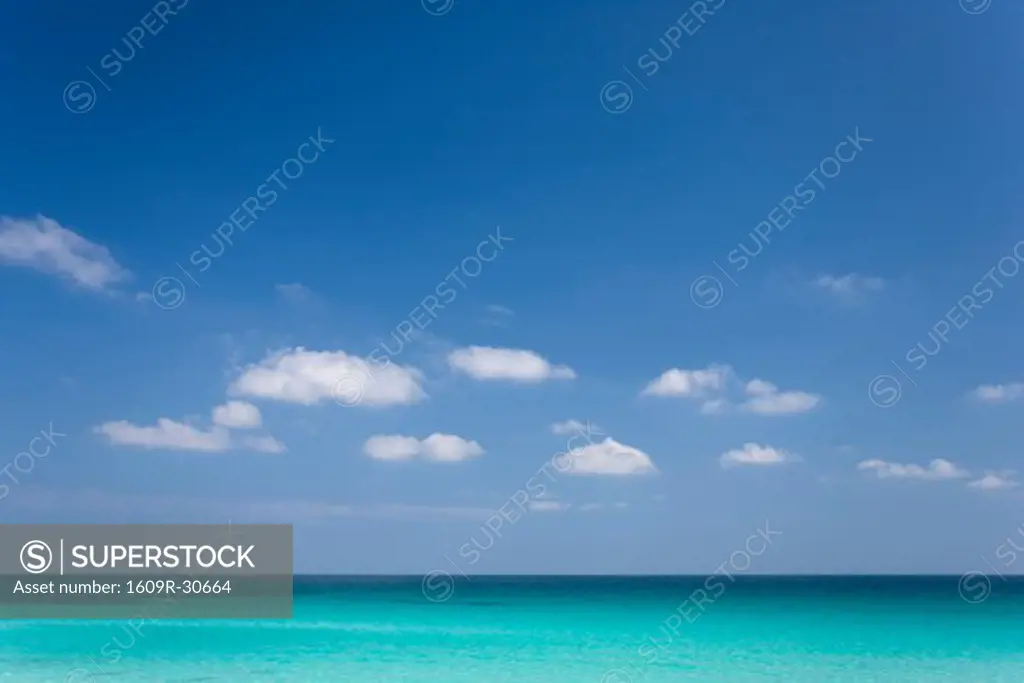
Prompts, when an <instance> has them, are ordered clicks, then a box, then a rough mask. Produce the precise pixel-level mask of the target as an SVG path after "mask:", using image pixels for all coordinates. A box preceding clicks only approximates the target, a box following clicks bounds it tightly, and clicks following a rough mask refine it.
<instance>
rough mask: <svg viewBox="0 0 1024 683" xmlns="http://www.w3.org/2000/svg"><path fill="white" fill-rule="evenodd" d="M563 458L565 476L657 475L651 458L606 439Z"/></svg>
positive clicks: (572, 450)
mask: <svg viewBox="0 0 1024 683" xmlns="http://www.w3.org/2000/svg"><path fill="white" fill-rule="evenodd" d="M564 457H565V458H566V460H567V463H568V464H567V465H566V466H565V471H566V473H567V474H574V475H604V476H630V475H644V474H657V473H658V469H657V468H656V467H655V466H654V461H652V460H651V456H649V455H647V454H646V453H644V452H643V451H641V450H640V449H638V448H633V447H632V446H627V445H625V444H621V443H619V442H618V441H616V440H615V439H612V438H610V437H609V438H607V439H605V440H604V441H602V442H600V443H591V444H588V445H587V446H584V447H583V448H578V449H577V448H574V449H571V450H570V451H569V452H568V453H566V454H565V456H564ZM560 469H561V468H560Z"/></svg>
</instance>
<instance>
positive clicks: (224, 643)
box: [0, 577, 1024, 683]
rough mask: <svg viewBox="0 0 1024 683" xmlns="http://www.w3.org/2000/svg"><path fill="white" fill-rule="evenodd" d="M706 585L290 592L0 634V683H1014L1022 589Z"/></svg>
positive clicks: (381, 584)
mask: <svg viewBox="0 0 1024 683" xmlns="http://www.w3.org/2000/svg"><path fill="white" fill-rule="evenodd" d="M721 583H722V585H723V587H724V590H721V592H720V594H717V593H718V592H719V591H718V589H717V588H716V589H715V590H711V591H708V590H706V591H705V599H704V602H703V604H702V605H696V604H695V603H693V602H692V601H687V597H688V596H690V595H691V594H692V593H693V591H694V590H695V589H701V588H706V586H705V585H704V584H705V579H704V578H703V577H701V578H673V579H668V578H624V577H620V578H589V579H587V578H518V579H509V578H504V579H503V578H483V577H478V578H474V579H473V580H472V581H469V582H467V581H465V580H462V581H460V582H458V584H456V585H455V586H454V592H453V593H450V591H449V590H448V589H449V588H450V586H449V585H447V584H444V585H441V584H437V583H436V582H434V583H432V584H431V587H430V588H428V589H427V590H423V587H422V584H421V581H420V579H418V578H415V579H396V578H375V579H339V578H333V579H316V580H314V579H304V580H300V581H299V582H298V583H297V587H296V600H295V619H294V620H290V621H160V622H148V623H142V624H141V625H139V626H138V628H137V630H132V629H131V628H130V627H129V625H128V624H127V623H126V622H111V621H107V622H98V621H76V622H70V621H61V622H58V621H53V622H40V621H34V622H29V621H21V622H18V621H6V622H0V683H5V682H6V681H11V682H12V683H14V682H15V681H17V682H24V683H37V682H40V681H51V682H54V683H60V682H63V681H67V682H68V683H76V682H77V683H90V682H93V681H95V682H104V681H111V682H113V683H135V682H141V681H148V682H152V683H162V682H168V681H176V682H178V683H181V682H184V681H197V682H198V681H239V682H241V681H246V682H250V683H252V682H255V683H259V682H263V681H266V682H268V683H269V682H270V681H276V682H289V681H296V682H298V681H301V682H303V683H319V682H321V681H332V682H333V681H388V682H391V681H394V682H395V683H398V682H401V683H442V682H444V683H459V682H461V681H465V682H466V683H469V682H472V683H503V682H509V683H511V682H512V681H515V682H516V683H525V682H530V681H535V682H537V683H546V682H548V681H550V682H551V683H577V682H586V683H658V682H660V681H666V682H667V681H718V682H724V683H731V682H736V681H751V682H753V681H769V680H772V681H777V680H784V681H795V682H797V683H800V682H803V681H808V682H809V681H814V682H815V683H822V682H825V681H851V682H853V681H856V682H858V683H871V682H875V681H877V682H881V681H893V682H896V681H899V682H901V683H905V682H907V681H921V682H929V681H947V682H952V681H956V682H957V683H969V682H973V681H979V682H980V681H986V682H988V683H1001V682H1003V681H1005V682H1007V683H1009V682H1010V681H1013V683H1019V682H1020V681H1022V680H1024V582H1016V581H1015V582H1003V581H1001V580H1000V579H995V580H994V583H993V585H992V588H993V593H992V594H991V596H989V597H988V598H987V599H986V600H984V601H983V602H980V603H978V604H972V603H968V602H966V601H965V600H963V599H962V598H961V597H960V596H959V594H958V586H957V578H956V577H952V578H845V579H838V578H805V579H794V578H789V579H769V578H743V579H738V580H737V581H736V582H735V583H733V582H730V581H729V580H725V579H723V580H722V582H721ZM716 594H717V595H716ZM428 595H429V597H431V598H434V600H440V598H447V599H445V600H443V601H431V600H430V599H427V597H426V596H428ZM969 597H972V598H976V597H977V596H976V594H974V595H971V596H969ZM680 605H682V608H681V610H678V611H677V608H678V607H680ZM673 614H675V615H676V616H675V617H673V616H672V615H673ZM684 615H685V616H684Z"/></svg>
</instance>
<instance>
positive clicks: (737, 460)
mask: <svg viewBox="0 0 1024 683" xmlns="http://www.w3.org/2000/svg"><path fill="white" fill-rule="evenodd" d="M794 460H796V457H795V456H794V455H792V454H791V453H789V452H787V451H785V450H783V449H781V448H773V447H771V446H762V445H760V444H756V443H745V444H743V447H742V448H734V449H732V450H730V451H726V452H725V453H722V455H721V456H719V462H720V463H721V465H722V467H725V468H730V467H741V466H754V467H766V466H772V465H782V464H784V463H788V462H793V461H794Z"/></svg>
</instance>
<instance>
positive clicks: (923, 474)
mask: <svg viewBox="0 0 1024 683" xmlns="http://www.w3.org/2000/svg"><path fill="white" fill-rule="evenodd" d="M857 469H858V470H862V471H865V472H874V473H875V474H876V475H877V476H878V478H879V479H922V480H928V481H941V480H947V479H963V478H965V477H967V476H969V474H968V472H967V471H966V470H962V469H960V468H959V467H957V466H956V465H955V464H953V463H952V462H950V461H949V460H946V459H944V458H935V459H934V460H932V461H931V462H929V463H928V464H927V465H925V466H921V465H914V464H901V463H895V462H888V461H885V460H877V459H876V460H864V461H863V462H860V463H858V465H857Z"/></svg>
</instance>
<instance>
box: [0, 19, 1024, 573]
mask: <svg viewBox="0 0 1024 683" xmlns="http://www.w3.org/2000/svg"><path fill="white" fill-rule="evenodd" d="M967 10H972V11H967ZM982 10H983V11H982ZM972 12H973V13H972ZM3 13H4V15H5V17H4V21H2V22H0V26H2V27H3V28H0V31H2V32H3V34H4V35H3V36H2V38H3V39H2V40H0V46H2V47H0V68H2V69H3V71H4V73H3V76H4V78H3V80H4V83H5V94H6V101H7V106H5V107H3V109H2V110H0V124H2V125H0V149H2V150H3V152H2V154H3V165H2V167H0V168H2V171H0V173H2V176H0V216H2V217H3V218H2V223H0V288H2V292H3V296H2V297H0V319H2V320H3V326H4V334H3V335H0V360H2V367H3V374H2V379H0V381H2V382H3V387H2V388H3V395H5V396H6V397H7V399H8V400H7V401H6V402H5V410H4V416H5V426H4V429H3V430H2V433H3V444H2V450H0V466H6V469H4V470H2V472H0V484H3V486H5V487H6V488H0V494H3V497H2V500H0V515H2V519H4V520H5V521H9V522H19V523H20V522H71V521H81V522H86V521H91V522H149V521H152V522H178V521H180V522H191V521H207V522H225V521H227V520H228V519H232V520H233V521H235V522H244V521H277V522H292V523H294V524H295V538H296V568H297V569H298V570H300V571H323V572H339V573H347V572H356V573H419V572H426V571H429V570H431V569H442V570H445V571H448V570H452V568H451V566H450V565H451V563H452V562H454V564H456V569H457V570H458V571H465V572H467V573H471V572H484V573H519V572H530V573H533V572H544V573H546V572H550V573H677V572H678V573H699V572H705V571H711V570H712V569H713V568H715V567H716V566H718V565H719V564H720V563H721V562H722V561H724V560H725V559H727V558H728V557H729V556H730V553H732V552H733V551H735V550H737V549H738V548H740V547H742V544H743V543H744V539H745V538H747V537H748V536H749V535H750V534H751V533H755V532H756V530H757V529H758V528H762V527H763V526H764V524H765V522H766V521H768V523H769V524H770V526H771V528H772V529H773V530H777V531H778V532H781V535H779V536H778V537H777V540H775V542H774V543H773V545H772V547H771V551H770V552H766V553H764V554H763V555H762V556H760V557H758V558H757V559H756V561H755V564H754V566H752V567H751V569H750V571H752V572H804V573H816V572H959V571H965V570H971V569H982V570H983V569H984V566H983V558H992V557H994V555H993V553H994V550H995V549H996V547H997V546H999V545H1000V544H1001V543H1003V542H1004V541H1005V539H1006V538H1007V537H1008V536H1010V535H1012V534H1015V533H1016V531H1015V530H1016V528H1017V526H1018V524H1019V522H1020V512H1019V510H1020V501H1021V496H1020V488H1019V487H1017V486H1016V485H1015V484H1016V482H1017V475H1016V474H1015V472H1014V470H1017V469H1019V468H1020V465H1019V459H1020V446H1019V441H1020V439H1019V434H1020V432H1019V430H1020V419H1019V415H1020V411H1021V410H1024V385H1020V384H1018V383H1019V382H1022V381H1024V368H1022V367H1021V362H1020V353H1019V340H1020V335H1021V332H1022V330H1021V323H1020V322H1019V321H1020V320H1021V319H1022V317H1021V313H1022V312H1024V305H1022V304H1021V300H1022V298H1021V292H1024V289H1021V288H1022V287H1024V277H1016V275H1017V272H1016V269H1017V268H1019V267H1020V261H1019V260H1018V259H1017V258H1016V257H1015V256H1014V249H1015V245H1017V244H1018V243H1019V242H1020V241H1021V240H1022V239H1024V231H1022V230H1021V227H1020V219H1021V211H1020V209H1019V196H1020V195H1019V187H1020V183H1021V180H1022V177H1021V176H1022V174H1021V170H1020V165H1019V163H1018V159H1017V156H1018V155H1017V154H1016V152H1015V150H1019V149H1021V142H1022V140H1021V132H1020V126H1019V123H1018V122H1019V121H1020V120H1021V119H1022V116H1021V115H1022V114H1024V106H1022V104H1024V103H1022V101H1021V97H1020V94H1019V92H1020V90H1019V87H1017V85H1018V83H1019V76H1020V68H1019V67H1020V64H1021V56H1020V49H1019V40H1017V37H1018V36H1019V28H1020V26H1021V21H1022V20H1024V7H1018V6H1017V5H1015V4H1014V3H1011V2H1009V1H1007V0H991V3H990V4H986V3H984V2H980V1H977V0H964V3H963V4H962V5H961V4H960V3H958V2H957V0H942V1H941V2H936V1H933V0H928V1H925V0H910V1H908V2H901V3H892V2H888V1H886V0H864V1H862V2H856V3H852V2H822V3H814V4H811V5H808V4H806V3H800V4H793V5H792V6H782V5H778V4H773V5H760V4H755V3H742V2H739V1H738V0H726V1H725V2H721V0H707V2H706V3H696V4H695V5H691V4H689V3H672V2H654V3H643V6H642V7H634V6H627V5H623V4H622V3H610V2H605V1H604V0H582V1H580V2H573V3H569V2H550V3H533V4H525V5H524V4H522V3H518V4H515V3H513V4H509V3H493V2H486V3H485V2H479V1H477V0H456V1H455V3H454V4H447V3H445V2H440V1H439V2H435V3H426V4H425V5H424V4H421V3H420V2H418V0H408V1H405V2H396V1H394V0H388V1H387V2H382V3H369V4H367V3H327V2H316V3H294V4H291V5H289V4H287V3H286V4H284V5H282V4H280V3H274V4H263V5H261V4H259V3H257V4H255V5H254V4H253V3H246V2H241V0H238V1H227V2H223V3H217V4H210V3H202V2H185V1H184V0H168V2H165V3H157V4H156V5H155V6H154V5H153V4H152V3H149V2H135V1H134V0H133V1H130V2H129V1H124V2H117V3H108V5H107V6H106V8H105V11H104V12H102V13H96V12H94V11H92V10H91V9H89V8H88V7H86V6H84V5H83V6H82V7H78V6H68V7H66V8H63V9H62V10H61V12H59V13H54V12H52V11H48V8H44V7H42V6H34V5H31V4H29V5H24V4H22V5H19V6H17V7H8V8H5V9H4V10H3ZM133 40H134V41H135V43H133V42H132V41H133ZM126 41H127V42H126ZM55 44H59V45H60V46H61V49H59V50H57V49H43V46H52V45H55ZM114 50H116V52H114ZM652 51H653V52H652ZM655 55H656V56H657V58H660V61H658V60H657V59H655ZM652 60H653V61H652ZM645 65H646V66H645ZM844 141H846V142H845V143H844ZM295 159H299V161H296V160H295ZM289 160H292V161H289ZM816 169H817V170H816ZM812 172H814V173H815V175H814V176H813V177H812V176H811V175H810V174H811V173H812ZM809 188H811V189H814V190H815V193H814V195H813V198H812V199H808V198H807V197H808V195H807V193H806V192H807V190H808V189H809ZM271 191H273V193H274V197H273V199H272V200H271V199H270V193H271ZM250 198H252V201H249V203H246V202H247V201H248V200H250ZM787 198H788V200H787ZM253 202H255V203H253ZM797 204H799V206H797ZM780 207H781V208H780ZM787 207H788V214H787ZM232 220H234V225H231V224H230V221H232ZM226 223H227V227H220V226H222V225H224V224H226ZM218 229H219V230H221V231H222V234H227V235H229V236H230V240H231V242H230V244H226V245H225V244H224V243H223V242H218V239H219V238H216V237H214V236H213V235H214V233H215V231H217V230H218ZM758 231H760V232H758ZM499 234H500V236H501V237H500V238H498V237H497V235H499ZM481 245H482V246H481ZM498 246H500V249H499V248H498ZM204 249H205V250H209V253H210V255H209V256H207V252H206V251H204ZM744 250H746V251H744ZM1017 251H1018V253H1020V254H1021V256H1024V245H1021V246H1020V247H1017ZM749 254H753V255H752V256H750V255H749ZM742 255H748V256H746V260H744V258H743V256H742ZM206 259H208V260H206ZM467 259H468V260H467ZM1001 259H1003V260H1002V261H1001ZM741 264H742V267H741ZM993 268H997V270H996V271H992V269H993ZM168 278H175V279H174V280H171V279H168ZM445 287H448V289H445ZM986 288H988V289H986ZM988 290H991V291H990V293H989V294H988V295H985V291H988ZM431 296H433V297H436V298H437V300H438V301H434V300H431V299H429V297H431ZM965 296H972V297H974V298H973V299H970V298H969V299H968V300H967V301H966V302H965V301H964V297H965ZM439 301H440V302H442V303H443V305H444V307H443V308H438V307H437V303H438V302H439ZM425 306H429V307H431V308H432V309H433V313H432V314H427V313H425V312H424V307H425ZM957 307H959V309H958V308H957ZM944 320H945V322H943V321H944ZM410 321H411V322H410ZM416 321H419V322H416ZM414 325H415V326H422V328H423V329H417V331H416V332H415V333H414V334H412V335H410V338H409V339H407V340H404V341H403V345H402V347H401V350H400V351H399V352H396V353H391V352H381V351H380V350H379V349H380V348H381V347H380V346H379V345H380V343H381V342H382V341H383V342H384V343H385V344H387V345H388V348H390V349H391V350H395V349H397V348H398V343H397V342H396V341H395V338H394V337H393V336H392V333H393V332H395V331H396V330H398V331H399V334H400V331H402V330H406V331H408V330H409V329H412V328H413V327H414ZM935 330H938V331H940V332H943V331H944V332H945V335H944V336H945V339H940V338H939V337H936V336H934V335H936V331H935ZM930 333H931V335H932V336H931V337H930V336H929V334H930ZM937 339H938V341H936V340H937ZM918 344H921V349H927V353H928V355H927V356H922V351H920V350H919V351H918V352H917V353H916V356H915V353H914V349H915V347H916V346H917V345H918ZM374 349H378V351H377V352H376V355H372V356H371V354H372V353H373V352H374ZM908 354H909V357H908ZM388 357H390V358H389V360H388V362H389V365H388V366H387V367H382V364H381V363H380V361H381V359H382V358H388ZM914 357H917V358H923V359H924V361H925V362H924V365H921V363H920V360H918V361H912V360H911V359H912V358H914ZM894 361H895V364H894ZM919 366H920V367H919ZM361 368H362V369H361ZM366 371H369V373H370V374H371V375H372V377H369V378H368V377H367V376H366V375H365V374H360V373H365V372H366ZM886 375H890V377H885V376H886ZM346 376H347V377H348V379H346V380H345V381H346V382H348V384H343V385H339V384H338V382H339V381H340V380H342V377H346ZM879 376H883V377H882V378H881V379H876V378H878V377H879ZM896 383H898V384H896ZM338 386H343V387H344V388H342V389H338V388H337V387H338ZM895 399H898V400H895ZM229 401H230V402H232V403H228V402H229ZM350 404H352V405H350ZM877 404H882V406H879V405H877ZM225 405H226V406H227V407H225V408H222V409H221V410H219V411H217V412H216V414H215V413H214V411H215V409H216V408H217V407H218V406H225ZM569 420H576V421H578V422H580V423H586V422H588V421H589V422H590V423H591V425H592V431H591V432H590V433H589V437H586V438H584V437H581V436H579V435H578V434H577V435H576V436H574V435H573V433H572V432H571V431H569V432H568V433H561V434H556V433H554V432H556V431H560V432H566V430H569V429H571V428H570V427H566V428H565V429H557V428H553V425H557V424H559V423H565V422H567V421H569ZM51 425H52V427H51ZM593 425H596V426H597V427H598V428H599V429H595V428H594V427H593ZM563 427H565V425H563ZM51 429H52V430H53V431H54V432H57V433H59V434H60V436H57V435H53V434H51V436H50V439H49V440H47V439H46V438H42V439H35V437H37V436H40V433H41V432H48V431H49V430H51ZM434 435H438V436H434ZM380 437H390V438H380ZM33 439H35V440H34V441H33ZM570 439H575V440H574V441H572V442H571V443H569V440H570ZM588 439H589V440H588ZM606 439H611V441H607V440H606ZM51 442H52V443H51ZM48 444H49V445H48ZM747 444H751V445H750V446H747ZM31 449H34V450H31ZM567 449H568V450H570V453H569V456H568V457H567V458H560V459H558V460H557V461H556V464H557V465H558V468H559V469H558V470H554V469H550V468H551V467H554V465H551V462H552V458H553V457H554V456H555V455H556V454H558V453H559V452H565V451H566V450H567ZM30 450H31V453H30V454H29V455H28V456H25V455H22V456H19V455H18V454H19V453H29V452H30ZM44 452H45V456H43V457H37V456H36V454H42V453H44ZM19 458H20V459H19ZM935 461H938V462H935ZM546 463H547V464H548V467H549V469H548V470H547V472H548V474H547V475H544V476H545V477H546V478H545V479H544V481H545V482H546V483H547V485H546V487H545V490H544V491H543V495H541V494H540V492H539V489H537V487H536V486H533V487H532V489H529V490H528V486H527V485H528V483H530V482H533V483H534V484H536V479H535V478H536V476H537V475H538V472H541V471H542V468H543V467H545V464H546ZM552 472H553V473H554V474H551V473H552ZM548 476H550V480H549V479H548V478H547V477H548ZM520 491H524V492H526V493H525V495H526V498H524V497H523V496H522V495H519V496H518V500H519V501H520V503H521V504H522V507H523V508H525V512H520V510H519V507H518V506H516V504H514V503H513V505H512V506H511V507H510V506H509V504H508V503H507V501H509V500H512V499H514V498H516V496H517V492H520ZM502 506H504V507H502ZM499 508H500V509H503V510H504V511H505V513H504V515H505V516H504V517H503V520H504V521H502V522H501V525H500V529H499V530H498V531H497V532H492V531H489V530H487V529H486V524H487V521H486V520H488V519H489V518H490V519H492V520H493V519H494V517H493V515H494V514H495V510H497V509H499ZM510 510H511V511H512V512H511V513H510V512H509V511H510ZM482 525H483V528H482ZM491 526H492V527H497V526H498V522H496V521H492V522H491ZM497 533H500V534H501V536H500V538H497V537H496V534H497ZM489 535H494V536H495V537H496V540H495V542H493V544H491V543H489V540H488V537H489ZM467 543H479V544H480V545H483V546H488V545H489V547H488V548H487V549H486V550H485V551H483V552H481V553H480V554H479V557H477V559H476V560H475V561H474V562H472V563H471V562H470V561H469V560H468V559H467V557H466V554H465V553H461V552H460V549H462V548H463V547H464V546H465V544H467ZM473 547H475V546H473ZM979 565H982V566H979ZM452 571H454V570H452ZM1006 571H1008V572H1014V571H1019V568H1015V567H1008V568H1007V569H1006Z"/></svg>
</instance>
